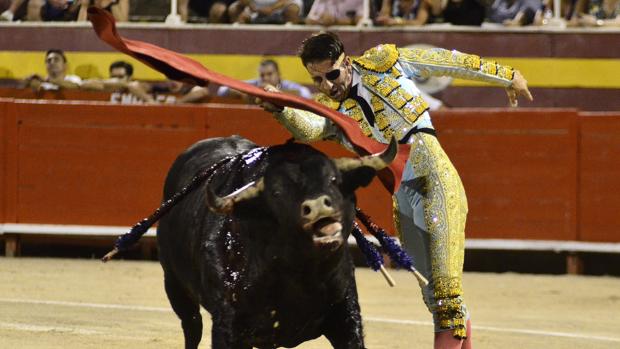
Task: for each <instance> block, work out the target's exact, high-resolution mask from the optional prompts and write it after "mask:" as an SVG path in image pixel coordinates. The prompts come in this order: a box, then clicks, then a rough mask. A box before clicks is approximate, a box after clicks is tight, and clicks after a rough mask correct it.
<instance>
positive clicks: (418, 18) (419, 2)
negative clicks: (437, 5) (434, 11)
mask: <svg viewBox="0 0 620 349" xmlns="http://www.w3.org/2000/svg"><path fill="white" fill-rule="evenodd" d="M430 12H431V6H430V3H429V2H427V0H383V3H382V4H381V10H380V11H379V14H378V15H377V17H376V18H375V24H376V25H384V26H403V25H410V26H416V25H423V24H425V23H427V22H428V21H429V18H430Z"/></svg>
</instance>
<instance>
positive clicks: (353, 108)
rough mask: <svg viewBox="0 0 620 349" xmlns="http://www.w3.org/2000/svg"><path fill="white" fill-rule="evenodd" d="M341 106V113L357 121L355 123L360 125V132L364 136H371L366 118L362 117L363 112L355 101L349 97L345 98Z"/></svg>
mask: <svg viewBox="0 0 620 349" xmlns="http://www.w3.org/2000/svg"><path fill="white" fill-rule="evenodd" d="M342 107H343V108H344V111H343V113H344V114H346V115H348V116H349V117H350V118H352V119H353V120H355V121H357V123H358V124H359V125H360V129H361V130H362V133H363V134H364V135H365V136H366V137H370V136H372V129H371V126H370V124H369V123H368V120H366V118H365V117H364V112H363V111H362V108H361V107H360V106H359V104H358V103H357V101H355V100H354V99H351V98H347V99H345V100H344V101H343V102H342Z"/></svg>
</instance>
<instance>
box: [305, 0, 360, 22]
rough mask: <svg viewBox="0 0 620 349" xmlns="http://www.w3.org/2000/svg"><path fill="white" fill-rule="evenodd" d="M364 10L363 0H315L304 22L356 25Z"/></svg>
mask: <svg viewBox="0 0 620 349" xmlns="http://www.w3.org/2000/svg"><path fill="white" fill-rule="evenodd" d="M363 11H364V1H363V0H315V1H314V4H312V7H311V8H310V12H309V13H308V16H307V17H306V24H318V25H323V26H326V27H328V26H331V25H356V24H357V22H358V21H359V20H360V19H361V18H362V14H363Z"/></svg>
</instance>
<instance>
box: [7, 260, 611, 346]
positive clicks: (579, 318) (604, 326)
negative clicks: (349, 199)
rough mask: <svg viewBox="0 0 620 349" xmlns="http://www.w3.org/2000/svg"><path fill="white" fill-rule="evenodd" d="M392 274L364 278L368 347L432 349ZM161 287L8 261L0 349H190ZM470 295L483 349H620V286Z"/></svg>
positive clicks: (518, 279)
mask: <svg viewBox="0 0 620 349" xmlns="http://www.w3.org/2000/svg"><path fill="white" fill-rule="evenodd" d="M392 274H393V276H394V278H395V279H396V282H397V286H396V287H395V288H389V287H388V286H387V284H386V283H385V281H384V280H383V278H382V277H381V276H380V274H378V273H374V272H372V271H371V270H369V269H362V268H360V269H358V270H357V280H358V289H359V293H360V303H361V307H362V315H363V317H364V322H365V332H366V345H367V347H368V348H370V349H379V348H386V349H387V348H390V349H394V348H402V349H405V348H407V349H410V348H431V347H432V333H431V323H430V315H429V314H428V312H427V311H426V308H425V307H424V305H423V303H422V301H421V297H420V291H419V289H418V286H417V283H416V281H415V279H414V278H413V276H411V275H410V274H408V273H406V272H400V271H392ZM162 280H163V278H162V271H161V268H160V266H159V264H158V263H157V262H135V261H114V262H111V263H108V264H107V265H104V264H102V263H100V262H99V261H96V260H77V259H33V258H0V348H25V349H27V348H37V349H40V348H46V349H52V348H62V349H71V348H80V349H83V348H132V349H135V348H181V347H182V346H183V339H182V332H181V327H180V323H179V321H178V320H177V318H176V317H175V315H174V313H173V312H172V311H171V310H170V307H169V305H168V301H167V298H166V296H165V294H164V289H163V283H162ZM464 285H465V297H466V301H467V303H468V306H469V307H470V309H471V311H472V318H473V321H474V326H473V329H474V335H473V338H474V341H475V342H474V344H475V348H478V349H480V348H493V349H495V348H518V349H529V348H531V349H534V348H535V349H541V348H546V349H556V348H557V349H560V348H561V349H567V348H583V349H587V348H620V278H613V277H588V276H534V275H521V274H480V273H468V274H466V275H465V278H464ZM204 323H205V324H204V335H203V341H202V343H201V348H210V347H211V346H210V327H211V323H210V321H209V317H208V314H206V315H205V316H204ZM299 348H303V349H319V348H321V349H322V348H330V346H329V344H328V342H327V341H326V340H325V339H324V338H320V339H317V340H315V341H311V342H308V343H305V344H303V345H301V346H299Z"/></svg>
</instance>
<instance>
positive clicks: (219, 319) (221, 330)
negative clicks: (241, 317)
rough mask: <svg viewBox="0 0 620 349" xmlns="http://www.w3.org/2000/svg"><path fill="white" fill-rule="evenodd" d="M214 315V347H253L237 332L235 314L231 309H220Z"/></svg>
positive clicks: (228, 348)
mask: <svg viewBox="0 0 620 349" xmlns="http://www.w3.org/2000/svg"><path fill="white" fill-rule="evenodd" d="M224 308H226V306H224ZM212 315H213V316H212V318H211V319H212V321H213V326H212V328H211V348H212V349H252V347H251V346H249V345H247V344H244V343H243V338H242V336H241V335H239V333H235V329H234V326H233V315H232V313H231V312H230V311H227V310H219V311H217V312H216V313H214V314H212Z"/></svg>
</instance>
